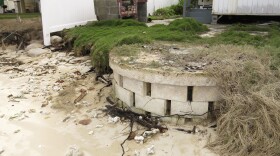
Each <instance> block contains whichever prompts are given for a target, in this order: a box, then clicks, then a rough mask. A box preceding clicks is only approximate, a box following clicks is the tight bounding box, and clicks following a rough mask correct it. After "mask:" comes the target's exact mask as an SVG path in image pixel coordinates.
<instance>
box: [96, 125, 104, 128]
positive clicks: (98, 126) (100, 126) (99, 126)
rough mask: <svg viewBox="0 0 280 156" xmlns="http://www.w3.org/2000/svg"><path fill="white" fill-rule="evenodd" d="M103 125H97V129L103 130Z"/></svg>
mask: <svg viewBox="0 0 280 156" xmlns="http://www.w3.org/2000/svg"><path fill="white" fill-rule="evenodd" d="M102 127H103V125H96V126H95V128H102Z"/></svg>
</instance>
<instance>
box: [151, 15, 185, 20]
mask: <svg viewBox="0 0 280 156" xmlns="http://www.w3.org/2000/svg"><path fill="white" fill-rule="evenodd" d="M179 17H181V15H172V16H149V17H148V18H150V19H151V20H164V19H175V18H179Z"/></svg>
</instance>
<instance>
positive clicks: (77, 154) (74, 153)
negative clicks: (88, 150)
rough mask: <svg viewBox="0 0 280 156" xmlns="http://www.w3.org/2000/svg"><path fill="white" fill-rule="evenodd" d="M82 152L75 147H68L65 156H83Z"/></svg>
mask: <svg viewBox="0 0 280 156" xmlns="http://www.w3.org/2000/svg"><path fill="white" fill-rule="evenodd" d="M83 155H84V154H83V152H82V151H80V149H79V148H78V147H77V146H76V145H72V146H70V147H69V149H68V151H67V153H66V155H65V156H83Z"/></svg>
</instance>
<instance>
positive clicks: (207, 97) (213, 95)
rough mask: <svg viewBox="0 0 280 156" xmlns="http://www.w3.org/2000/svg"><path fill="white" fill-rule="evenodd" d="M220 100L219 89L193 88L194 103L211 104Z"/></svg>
mask: <svg viewBox="0 0 280 156" xmlns="http://www.w3.org/2000/svg"><path fill="white" fill-rule="evenodd" d="M219 99H220V96H219V91H218V88H217V87H207V86H205V87H202V86H201V87H199V86H195V87H194V88H193V101H196V102H209V101H218V100H219Z"/></svg>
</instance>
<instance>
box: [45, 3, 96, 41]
mask: <svg viewBox="0 0 280 156" xmlns="http://www.w3.org/2000/svg"><path fill="white" fill-rule="evenodd" d="M41 14H42V22H43V35H44V45H46V46H47V45H50V33H52V32H57V31H61V30H63V29H67V28H72V27H75V26H77V25H84V24H86V23H87V22H88V21H95V20H97V19H96V15H95V11H94V3H93V0H79V1H77V0H41Z"/></svg>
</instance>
